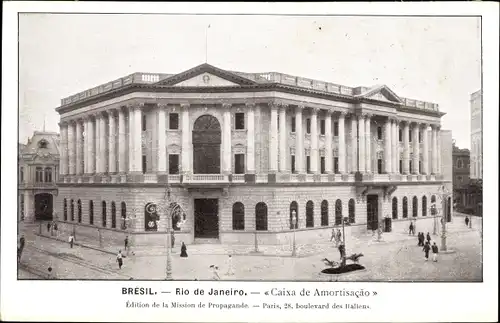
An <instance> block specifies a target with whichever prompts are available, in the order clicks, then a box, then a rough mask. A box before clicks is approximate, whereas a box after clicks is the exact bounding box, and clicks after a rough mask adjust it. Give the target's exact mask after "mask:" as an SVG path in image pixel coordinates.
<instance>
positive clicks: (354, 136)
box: [351, 114, 358, 173]
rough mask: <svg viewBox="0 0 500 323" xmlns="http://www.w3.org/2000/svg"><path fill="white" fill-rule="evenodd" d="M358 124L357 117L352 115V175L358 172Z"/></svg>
mask: <svg viewBox="0 0 500 323" xmlns="http://www.w3.org/2000/svg"><path fill="white" fill-rule="evenodd" d="M357 134H358V124H357V122H356V116H355V115H354V114H352V115H351V155H352V156H351V173H355V172H357V171H358V156H357V154H358V141H357Z"/></svg>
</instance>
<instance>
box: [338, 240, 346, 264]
mask: <svg viewBox="0 0 500 323" xmlns="http://www.w3.org/2000/svg"><path fill="white" fill-rule="evenodd" d="M339 253H340V260H342V259H344V257H345V245H344V243H343V242H340V245H339Z"/></svg>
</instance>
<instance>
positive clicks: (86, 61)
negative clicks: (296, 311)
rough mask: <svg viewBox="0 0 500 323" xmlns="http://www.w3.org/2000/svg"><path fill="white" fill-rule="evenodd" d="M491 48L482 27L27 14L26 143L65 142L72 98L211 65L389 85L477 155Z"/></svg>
mask: <svg viewBox="0 0 500 323" xmlns="http://www.w3.org/2000/svg"><path fill="white" fill-rule="evenodd" d="M208 26H210V28H208ZM480 37H481V32H480V20H479V19H478V18H474V17H439V18H436V17H368V16H366V17H360V16H357V17H354V16H278V15H275V16H262V15H258V16H242V15H231V16H214V15H128V14H127V15H125V14H123V15H97V14H72V15H65V14H58V15H53V14H20V17H19V113H20V119H19V141H20V142H22V143H25V142H26V141H27V138H28V137H29V136H31V135H32V133H33V131H35V130H42V129H43V126H44V123H45V129H46V130H47V131H56V132H59V126H58V122H59V115H58V113H56V112H55V109H56V108H57V107H58V106H59V105H60V100H61V99H62V98H65V97H67V96H70V95H73V94H76V93H78V92H80V91H83V90H86V89H90V88H92V87H95V86H97V85H100V84H103V83H106V82H109V81H112V80H114V79H117V78H120V77H123V76H125V75H128V74H131V73H134V72H155V73H168V74H173V73H180V72H182V71H184V70H187V69H189V68H192V67H194V66H196V65H199V64H202V63H205V62H208V63H209V64H211V65H214V66H216V67H219V68H222V69H228V70H234V71H241V72H250V73H254V72H255V73H256V72H271V71H273V72H281V73H286V74H291V75H295V76H302V77H307V78H312V79H317V80H322V81H328V82H333V83H337V84H342V85H346V86H352V87H355V86H373V85H376V84H385V85H387V86H388V87H389V88H391V89H392V90H393V91H394V92H395V93H396V94H398V95H399V96H402V97H407V98H411V99H417V100H422V101H430V102H434V103H438V104H439V106H440V110H441V111H442V112H445V113H446V115H445V116H444V117H443V118H442V126H443V129H449V130H451V131H452V135H453V138H454V139H455V140H456V144H457V145H458V146H459V147H461V148H470V95H471V93H473V92H475V91H477V90H479V89H480V88H481V38H480Z"/></svg>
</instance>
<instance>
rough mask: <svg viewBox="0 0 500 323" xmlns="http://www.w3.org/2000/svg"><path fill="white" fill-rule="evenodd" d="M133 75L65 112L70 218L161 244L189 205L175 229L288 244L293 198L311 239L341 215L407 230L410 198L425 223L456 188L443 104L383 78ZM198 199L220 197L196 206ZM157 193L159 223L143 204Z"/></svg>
mask: <svg viewBox="0 0 500 323" xmlns="http://www.w3.org/2000/svg"><path fill="white" fill-rule="evenodd" d="M133 75H136V77H135V78H134V77H132V80H131V81H130V82H131V83H129V84H128V85H127V86H125V85H122V86H120V85H119V84H124V82H125V81H124V80H121V81H119V82H118V81H116V82H112V83H111V85H110V86H111V88H110V89H111V90H114V91H108V92H107V91H106V90H104V89H105V88H106V87H103V88H102V89H101V87H97V88H96V89H98V91H97V93H95V94H94V95H90V94H89V92H88V91H85V92H82V93H83V95H76V96H72V97H70V98H66V99H63V100H62V105H61V106H60V107H58V108H57V109H56V110H57V111H58V112H59V113H60V115H61V139H62V141H61V144H62V147H63V153H62V157H61V165H60V170H61V173H60V181H59V197H58V200H57V209H58V210H59V214H62V216H59V220H60V221H61V222H62V227H63V229H64V228H65V226H67V227H68V228H73V227H74V226H75V227H77V230H80V231H81V232H83V233H84V234H88V235H94V236H95V234H96V232H98V231H99V232H100V233H99V234H100V235H101V237H102V236H103V233H102V232H103V231H106V236H109V237H110V238H109V239H112V238H111V236H113V237H115V238H116V237H118V236H119V237H122V236H123V234H131V235H133V237H134V240H135V243H137V244H146V245H147V244H161V243H162V241H164V234H163V233H162V232H165V230H166V229H167V221H165V219H166V218H168V217H169V214H170V210H171V208H170V207H169V206H172V205H177V206H179V207H180V209H181V210H182V212H181V213H182V214H183V215H182V216H180V217H176V218H175V220H174V222H175V223H178V222H179V223H181V225H179V228H178V229H179V230H176V231H175V232H176V236H177V237H180V239H182V241H184V242H186V243H193V242H196V240H197V239H204V237H203V235H202V234H201V235H200V232H201V231H203V230H201V231H200V230H199V228H200V227H202V228H205V229H207V230H208V229H210V230H212V231H214V230H215V231H216V236H215V238H216V239H217V240H218V241H220V242H222V243H241V244H250V243H254V242H255V239H257V240H258V241H259V242H260V243H264V244H283V243H286V241H289V237H290V233H291V232H292V231H293V229H291V228H292V225H291V203H292V202H294V201H295V202H296V203H297V210H296V213H297V215H298V216H297V217H298V225H297V228H296V233H297V238H298V239H305V240H307V239H313V240H314V239H317V238H318V237H319V236H323V235H328V234H329V232H330V231H331V228H332V227H339V226H340V225H341V223H342V219H344V218H350V220H349V223H347V225H348V232H349V234H365V233H367V232H370V231H371V230H372V229H376V228H377V227H379V226H380V225H382V221H383V219H384V217H389V218H391V219H393V222H394V225H393V228H394V229H398V230H400V229H401V230H402V228H403V227H406V226H407V223H406V222H408V221H409V219H413V218H414V217H413V215H414V213H413V205H416V206H417V209H416V210H417V212H416V214H415V215H416V218H415V219H416V220H418V219H420V218H422V219H426V218H429V217H430V212H429V209H430V207H431V196H432V195H437V194H441V193H440V189H441V187H442V186H443V185H446V186H451V175H450V176H446V174H445V173H447V170H448V168H450V166H451V165H450V164H451V133H448V132H443V131H441V130H440V119H441V117H442V116H443V115H444V114H443V113H442V112H439V111H438V108H437V105H436V104H433V103H428V102H422V101H416V100H411V99H405V98H400V97H398V96H397V95H396V94H395V93H393V92H392V91H391V90H390V89H389V88H388V87H386V86H376V87H373V88H364V87H358V88H348V87H345V86H341V85H335V84H331V83H325V82H320V81H315V80H308V79H304V78H298V77H292V76H289V75H286V74H278V73H267V74H266V73H265V74H249V73H239V72H230V71H224V70H221V69H218V68H216V67H213V66H210V65H207V64H203V65H201V66H198V67H195V68H193V69H191V70H188V71H186V72H183V73H180V74H176V75H170V74H158V77H156V76H155V77H152V76H151V75H150V76H151V77H149V78H144V77H141V75H140V74H137V73H136V74H133ZM145 80H154V81H150V82H148V81H145ZM120 82H121V83H120ZM113 84H117V85H116V87H115V88H113V86H115V85H113ZM99 89H101V90H99ZM99 91H100V92H99ZM203 120H207V121H204V123H203V124H202V126H201V128H200V123H201V121H203ZM203 127H204V128H203ZM448 134H449V135H448ZM448 137H450V138H448ZM448 145H449V149H447V148H448ZM443 148H445V149H443ZM443 151H448V152H450V158H448V155H447V154H446V153H443ZM200 154H201V155H200ZM170 163H172V164H170ZM207 165H208V166H207ZM173 166H176V167H173ZM207 169H208V170H207ZM450 169H451V168H450ZM450 172H451V171H450ZM444 176H446V177H444ZM448 177H449V178H448ZM424 196H425V198H424ZM404 197H406V199H407V206H406V207H405V210H406V209H407V210H408V212H404V211H403V198H404ZM201 200H210V201H214V202H213V203H215V204H216V205H217V207H216V208H215V209H210V210H209V209H203V210H201V211H200V210H198V211H197V205H198V207H199V205H201V204H197V203H199V201H201ZM325 201H326V202H325ZM394 201H397V202H394ZM103 202H104V204H103ZM237 202H240V203H242V204H243V208H241V207H239V209H238V210H239V211H235V210H236V206H235V203H237ZM148 203H153V204H154V205H155V210H156V213H155V215H158V216H159V220H158V219H153V218H151V216H148V215H146V213H147V212H146V206H147V205H151V204H148ZM172 203H174V204H172ZM393 203H395V204H393ZM414 203H415V204H414ZM90 205H92V210H93V221H91V216H90V213H91V211H90V210H91V207H90ZM326 205H327V207H326ZM349 205H350V206H351V207H349ZM80 206H81V207H80ZM437 206H438V208H440V207H441V204H439V203H438V204H437ZM422 208H424V209H425V211H423V209H422ZM349 209H350V210H351V211H349ZM214 210H216V211H214ZM242 210H243V211H242ZM396 210H397V211H396ZM205 213H206V214H205ZM212 213H216V214H215V217H211V218H210V219H211V220H209V216H212V215H213V214H212ZM403 214H405V215H406V216H405V217H403ZM104 215H105V218H106V221H103V217H104ZM208 221H213V222H211V223H212V224H210V225H211V226H210V227H209V226H208V224H206V223H208ZM104 222H105V223H104ZM427 222H428V221H427ZM168 223H169V224H168V227H169V228H170V227H171V225H170V221H168ZM175 223H174V224H175ZM174 224H172V225H174ZM149 225H151V228H153V229H152V230H150V229H148V226H149ZM205 226H206V227H205ZM197 228H198V229H197ZM98 229H99V230H98ZM110 232H111V233H113V234H110ZM210 238H213V236H211V237H210Z"/></svg>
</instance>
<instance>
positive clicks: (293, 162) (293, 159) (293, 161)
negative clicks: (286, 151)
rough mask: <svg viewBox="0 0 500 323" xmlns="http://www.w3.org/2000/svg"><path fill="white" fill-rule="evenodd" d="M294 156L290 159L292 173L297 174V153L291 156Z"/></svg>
mask: <svg viewBox="0 0 500 323" xmlns="http://www.w3.org/2000/svg"><path fill="white" fill-rule="evenodd" d="M291 157H292V158H290V161H291V165H290V166H291V167H290V168H291V170H292V174H295V155H292V156H291Z"/></svg>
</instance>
